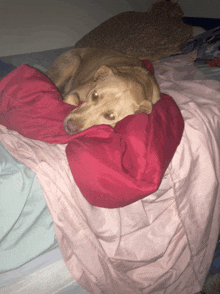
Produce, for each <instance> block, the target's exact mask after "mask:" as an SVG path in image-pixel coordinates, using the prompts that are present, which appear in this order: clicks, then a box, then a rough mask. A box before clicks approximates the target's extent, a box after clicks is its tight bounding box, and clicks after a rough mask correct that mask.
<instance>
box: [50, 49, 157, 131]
mask: <svg viewBox="0 0 220 294" xmlns="http://www.w3.org/2000/svg"><path fill="white" fill-rule="evenodd" d="M46 75H47V76H48V77H49V78H50V79H51V81H52V82H53V83H54V84H55V85H56V86H57V88H58V89H59V90H60V91H61V93H62V96H63V101H64V102H66V103H68V104H72V105H75V106H77V105H78V104H79V102H80V101H82V102H84V103H83V104H82V105H80V106H79V107H77V108H76V109H75V110H73V111H72V112H71V113H70V114H69V115H68V116H67V117H66V119H65V120H64V127H65V130H66V132H67V133H68V134H74V133H77V132H80V131H83V130H85V129H87V128H89V127H91V126H93V125H100V124H107V125H111V126H112V127H114V126H115V124H116V123H117V122H118V121H120V120H122V119H123V118H124V117H126V116H128V115H131V114H135V113H139V112H146V113H148V114H149V113H151V111H152V105H153V104H154V103H156V102H157V101H158V100H159V99H160V90H159V86H158V84H157V82H156V79H155V77H154V75H153V74H152V73H151V72H150V71H149V70H147V69H146V67H145V66H144V65H143V64H142V62H141V61H139V60H138V59H136V58H135V57H128V56H127V55H125V54H123V53H121V52H118V51H114V50H108V49H102V50H101V49H95V48H82V49H73V50H70V51H68V52H66V53H64V54H62V55H61V56H60V57H59V58H58V59H57V60H55V62H54V63H53V64H52V65H51V67H50V68H49V70H48V71H47V72H46Z"/></svg>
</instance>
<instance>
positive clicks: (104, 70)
mask: <svg viewBox="0 0 220 294" xmlns="http://www.w3.org/2000/svg"><path fill="white" fill-rule="evenodd" d="M109 75H114V73H113V70H112V69H111V68H110V67H108V66H106V65H101V66H100V68H99V69H98V70H97V71H96V73H95V75H94V81H97V80H98V79H100V78H105V77H107V76H109Z"/></svg>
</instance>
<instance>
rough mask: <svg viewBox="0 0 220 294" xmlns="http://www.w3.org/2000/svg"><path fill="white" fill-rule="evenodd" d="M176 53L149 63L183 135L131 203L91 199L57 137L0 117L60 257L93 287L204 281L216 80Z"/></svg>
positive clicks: (219, 97) (214, 207) (215, 171)
mask: <svg viewBox="0 0 220 294" xmlns="http://www.w3.org/2000/svg"><path fill="white" fill-rule="evenodd" d="M181 58H182V59H181ZM181 58H179V57H176V59H175V58H174V59H170V60H168V61H167V60H166V62H165V61H160V62H158V63H155V64H154V66H155V69H156V77H157V79H158V82H159V84H160V87H161V92H163V93H166V94H169V95H170V96H172V97H173V98H174V100H175V101H176V102H177V104H178V105H179V107H180V110H181V112H182V115H183V117H184V120H185V130H184V133H183V137H182V140H181V143H180V145H179V147H178V148H177V151H176V153H175V155H174V157H173V159H172V161H171V163H170V165H169V167H168V169H167V171H166V173H165V176H164V178H163V180H162V183H161V185H160V187H159V189H158V191H156V192H155V193H153V194H152V195H150V196H148V197H146V198H144V199H142V200H140V201H137V202H135V203H133V204H131V205H129V206H126V207H123V208H118V209H104V208H97V207H92V206H91V205H89V204H88V202H87V201H86V200H85V199H84V197H83V195H82V194H81V193H80V191H79V189H78V187H77V186H76V184H75V182H74V180H73V178H72V175H71V172H70V170H69V167H68V163H67V159H66V156H65V146H64V145H49V144H46V143H44V142H39V141H34V140H30V139H27V138H24V137H22V136H21V135H19V134H17V133H16V132H14V131H9V130H7V129H6V128H5V127H2V126H1V127H0V140H1V142H2V143H3V144H4V146H5V148H6V149H7V150H8V151H9V152H10V153H11V154H12V155H13V156H14V157H16V158H17V159H18V160H20V161H21V162H23V163H24V164H26V165H27V166H29V167H30V168H32V169H33V171H35V172H36V174H37V176H38V179H39V181H40V183H41V185H42V187H43V190H44V196H45V199H46V202H47V205H48V207H49V209H50V212H51V215H52V217H53V221H54V226H55V232H56V235H57V239H58V242H59V245H60V249H61V251H62V254H63V257H64V261H65V262H66V265H67V267H68V269H69V271H70V272H71V274H72V275H73V277H74V278H75V279H76V281H77V282H78V283H80V284H81V285H82V286H83V287H84V288H85V289H87V291H88V292H90V293H91V294H92V293H94V294H101V293H106V294H107V293H111V294H124V293H126V294H134V293H135V294H138V293H144V294H151V293H152V294H192V293H195V292H198V291H200V290H201V288H202V285H203V283H204V281H205V277H206V274H207V272H208V269H209V267H210V264H211V261H212V256H213V252H214V249H215V244H216V241H217V237H218V233H219V221H220V220H219V217H220V210H219V208H220V207H219V205H220V189H219V181H220V83H218V82H216V81H205V80H194V81H193V80H191V79H192V78H195V77H196V76H197V77H199V78H201V79H202V78H203V76H202V74H201V73H199V72H198V71H197V70H196V68H195V67H194V66H192V64H191V65H190V66H191V69H190V67H189V60H187V59H184V58H185V57H184V58H183V57H181ZM188 73H189V74H188Z"/></svg>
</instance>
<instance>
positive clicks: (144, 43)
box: [74, 0, 193, 61]
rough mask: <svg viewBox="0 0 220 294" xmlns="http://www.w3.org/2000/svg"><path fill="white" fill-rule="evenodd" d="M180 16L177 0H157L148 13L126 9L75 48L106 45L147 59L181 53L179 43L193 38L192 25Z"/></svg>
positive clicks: (83, 39)
mask: <svg viewBox="0 0 220 294" xmlns="http://www.w3.org/2000/svg"><path fill="white" fill-rule="evenodd" d="M182 17H183V11H182V9H181V7H180V6H179V5H178V3H177V1H176V0H173V1H165V0H158V1H157V2H156V3H153V4H152V6H151V7H150V8H149V10H148V11H147V12H135V11H128V12H123V13H120V14H118V15H116V16H114V17H112V18H110V19H108V20H106V21H105V22H103V23H102V24H101V25H99V26H98V27H96V28H95V29H94V30H92V31H91V32H89V33H88V34H87V35H85V36H84V37H83V38H82V39H81V40H79V41H78V42H77V43H76V44H75V46H74V48H83V47H96V48H103V49H105V48H109V49H114V50H118V51H121V52H123V53H125V54H128V55H132V56H136V57H138V58H139V59H141V60H145V59H148V60H150V61H153V60H156V59H159V58H161V57H165V56H169V55H171V54H177V53H181V51H180V49H179V47H180V45H181V44H184V43H185V42H186V41H187V40H189V39H191V38H192V37H193V27H192V26H190V25H187V24H185V23H184V22H183V20H182Z"/></svg>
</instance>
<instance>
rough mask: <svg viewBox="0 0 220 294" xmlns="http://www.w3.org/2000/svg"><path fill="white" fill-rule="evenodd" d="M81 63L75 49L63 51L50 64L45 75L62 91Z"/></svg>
mask: <svg viewBox="0 0 220 294" xmlns="http://www.w3.org/2000/svg"><path fill="white" fill-rule="evenodd" d="M80 63H81V57H80V54H79V52H78V50H77V49H73V50H70V51H68V52H65V53H64V54H62V55H61V56H60V57H58V58H57V59H56V60H55V61H54V62H53V63H52V65H51V66H50V68H49V70H48V71H47V72H46V73H45V75H46V76H47V77H48V78H49V79H50V80H51V81H52V82H53V83H54V84H55V86H56V87H57V88H58V89H59V90H60V91H61V92H64V88H65V86H66V84H67V82H68V80H69V79H70V78H74V76H75V74H76V72H77V69H78V67H79V65H80Z"/></svg>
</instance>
